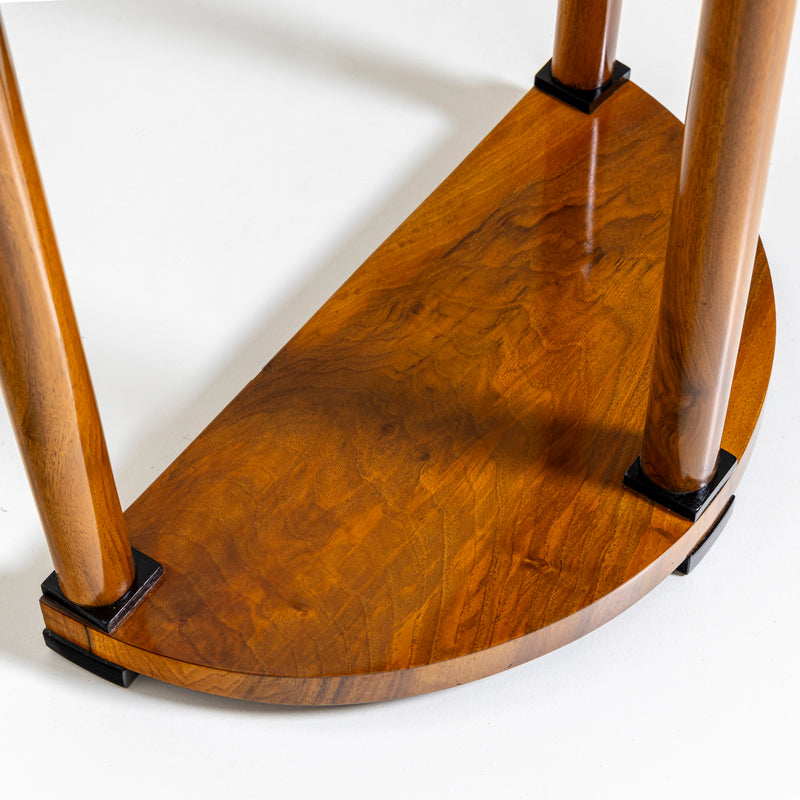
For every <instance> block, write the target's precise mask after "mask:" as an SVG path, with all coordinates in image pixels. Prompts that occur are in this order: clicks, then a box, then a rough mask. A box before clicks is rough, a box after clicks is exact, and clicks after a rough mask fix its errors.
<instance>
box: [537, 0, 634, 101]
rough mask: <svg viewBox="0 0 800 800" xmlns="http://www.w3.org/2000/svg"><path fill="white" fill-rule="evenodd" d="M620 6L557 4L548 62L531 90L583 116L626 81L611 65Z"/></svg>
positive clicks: (615, 1) (620, 68)
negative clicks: (570, 107)
mask: <svg viewBox="0 0 800 800" xmlns="http://www.w3.org/2000/svg"><path fill="white" fill-rule="evenodd" d="M621 8H622V0H560V3H559V6H558V21H557V23H556V41H555V48H554V51H553V58H552V59H551V60H550V61H548V62H547V64H545V65H544V67H542V69H540V70H539V72H538V73H537V75H536V88H537V89H540V90H541V91H543V92H545V93H547V94H550V95H552V96H553V97H556V98H558V99H559V100H562V101H563V102H565V103H568V104H569V105H571V106H574V107H575V108H577V109H579V110H580V111H583V112H585V113H587V114H591V113H593V112H594V111H595V110H596V109H597V106H599V105H600V103H602V102H603V101H605V100H607V99H608V98H609V97H610V96H611V95H612V94H613V93H614V92H615V91H616V90H617V89H619V87H620V86H622V85H623V84H624V83H625V82H626V81H627V80H628V78H629V77H630V73H631V71H630V70H629V69H628V67H626V66H625V65H624V64H621V63H620V62H619V61H616V60H615V55H616V51H617V32H618V31H619V17H620V10H621Z"/></svg>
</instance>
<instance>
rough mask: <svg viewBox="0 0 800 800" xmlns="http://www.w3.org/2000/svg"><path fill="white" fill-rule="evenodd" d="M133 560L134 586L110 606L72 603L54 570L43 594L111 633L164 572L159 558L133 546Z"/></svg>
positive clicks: (47, 580)
mask: <svg viewBox="0 0 800 800" xmlns="http://www.w3.org/2000/svg"><path fill="white" fill-rule="evenodd" d="M133 563H134V565H135V566H136V577H135V578H134V580H133V584H132V585H131V588H130V589H128V591H127V592H125V594H124V595H122V597H120V599H119V600H117V602H116V603H111V604H110V605H107V606H81V605H78V604H77V603H73V602H72V601H71V600H68V599H67V597H66V596H65V595H64V593H63V592H62V591H61V587H60V586H59V585H58V578H57V577H56V573H55V572H52V573H50V575H48V577H47V578H46V579H45V581H44V583H43V584H42V594H43V595H44V596H45V597H47V598H48V599H50V600H55V602H57V603H60V604H61V605H62V606H64V607H66V608H67V609H69V611H71V612H72V613H73V614H75V615H76V616H78V617H80V618H81V619H82V620H83V621H84V622H88V623H89V624H90V625H94V626H95V627H96V628H100V630H101V631H105V632H106V633H111V632H112V631H113V630H114V628H116V627H117V625H119V624H120V622H122V620H123V619H125V617H126V616H127V615H128V614H130V613H131V611H133V609H134V608H136V606H137V605H139V603H140V602H141V600H142V598H143V597H144V596H145V595H146V594H147V592H148V591H149V590H150V588H151V587H152V586H153V585H154V584H155V582H156V581H157V580H158V579H159V578H160V577H161V576H162V575H163V574H164V570H163V568H162V567H161V564H159V563H158V561H155V560H154V559H152V558H150V557H149V556H146V555H145V554H144V553H140V552H139V551H138V550H133Z"/></svg>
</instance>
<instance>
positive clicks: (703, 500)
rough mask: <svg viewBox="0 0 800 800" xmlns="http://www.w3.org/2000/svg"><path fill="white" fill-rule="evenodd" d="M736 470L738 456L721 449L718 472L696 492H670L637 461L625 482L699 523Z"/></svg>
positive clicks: (660, 503) (630, 468)
mask: <svg viewBox="0 0 800 800" xmlns="http://www.w3.org/2000/svg"><path fill="white" fill-rule="evenodd" d="M734 469H736V456H734V455H732V454H731V453H729V452H728V451H727V450H720V451H719V460H718V462H717V471H716V472H715V473H714V477H713V478H711V480H710V481H709V482H708V483H707V484H706V485H705V486H703V487H701V488H700V489H698V490H697V491H696V492H671V491H670V490H669V489H664V488H662V487H661V486H659V485H658V484H655V483H653V481H651V480H650V478H648V477H647V475H645V474H644V470H642V462H641V460H640V459H639V458H637V459H636V461H634V462H633V464H631V466H630V467H629V468H628V471H627V472H626V473H625V478H624V481H623V483H624V484H625V485H626V486H627V487H629V488H630V489H633V490H634V491H637V492H639V494H643V495H644V496H645V497H649V498H650V499H651V500H654V501H655V502H656V503H658V504H659V505H662V506H664V507H665V508H668V509H669V510H670V511H674V512H675V513H676V514H680V515H681V516H682V517H685V518H686V519H688V520H691V521H692V522H697V520H698V519H700V516H701V515H702V513H703V512H704V511H705V510H706V509H707V508H708V506H709V505H710V504H711V502H712V500H713V499H714V498H715V497H716V496H717V495H718V494H719V491H720V489H722V487H723V486H724V485H725V483H726V482H727V480H728V478H730V476H731V475H732V474H733V471H734Z"/></svg>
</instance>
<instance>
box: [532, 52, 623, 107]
mask: <svg viewBox="0 0 800 800" xmlns="http://www.w3.org/2000/svg"><path fill="white" fill-rule="evenodd" d="M630 77H631V68H630V67H626V66H625V64H623V63H622V62H621V61H615V62H614V71H613V72H612V73H611V78H610V79H609V80H608V81H606V83H604V84H603V85H602V86H601V87H600V88H599V89H573V88H572V87H571V86H567V85H566V84H565V83H561V81H559V80H557V79H556V78H554V77H553V59H552V58H551V59H550V60H549V61H548V62H547V63H546V64H545V65H544V66H543V67H542V68H541V69H540V70H539V71H538V72H537V73H536V79H535V80H534V82H533V85H534V86H535V87H536V88H537V89H539V90H541V91H543V92H544V93H545V94H549V95H550V96H551V97H555V98H556V99H557V100H561V101H562V102H564V103H568V104H569V105H571V106H573V108H577V109H578V110H579V111H583V113H584V114H591V113H592V112H593V111H594V110H595V109H596V108H597V106H599V105H600V103H603V102H605V101H606V100H608V98H609V97H611V95H612V94H614V92H616V91H617V89H619V87H620V86H622V85H623V84H625V83H627V82H628V81H629V80H630Z"/></svg>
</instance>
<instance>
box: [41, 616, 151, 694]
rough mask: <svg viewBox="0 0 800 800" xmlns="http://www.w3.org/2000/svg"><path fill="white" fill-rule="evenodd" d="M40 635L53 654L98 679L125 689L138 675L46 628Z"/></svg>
mask: <svg viewBox="0 0 800 800" xmlns="http://www.w3.org/2000/svg"><path fill="white" fill-rule="evenodd" d="M42 635H43V636H44V643H45V644H46V645H47V646H48V647H49V648H50V649H51V650H52V651H53V652H54V653H58V654H59V655H60V656H63V657H64V658H66V659H67V661H71V662H72V663H73V664H77V665H78V666H79V667H83V668H84V669H85V670H88V671H89V672H91V673H92V674H93V675H97V676H98V677H99V678H104V679H105V680H107V681H111V683H116V684H117V686H122V687H123V688H125V689H127V688H128V687H129V686H130V685H131V684H132V683H133V681H134V679H135V678H136V676H137V675H138V674H139V673H138V672H133V671H132V670H130V669H125V667H120V666H119V665H118V664H113V663H112V662H111V661H106V660H105V659H104V658H100V656H96V655H95V654H94V653H90V652H89V651H88V650H84V649H83V648H82V647H78V645H76V644H73V643H72V642H69V641H67V640H66V639H64V638H63V637H61V636H59V635H58V634H55V633H53V632H52V631H49V630H47V628H45V629H44V630H43V631H42Z"/></svg>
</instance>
